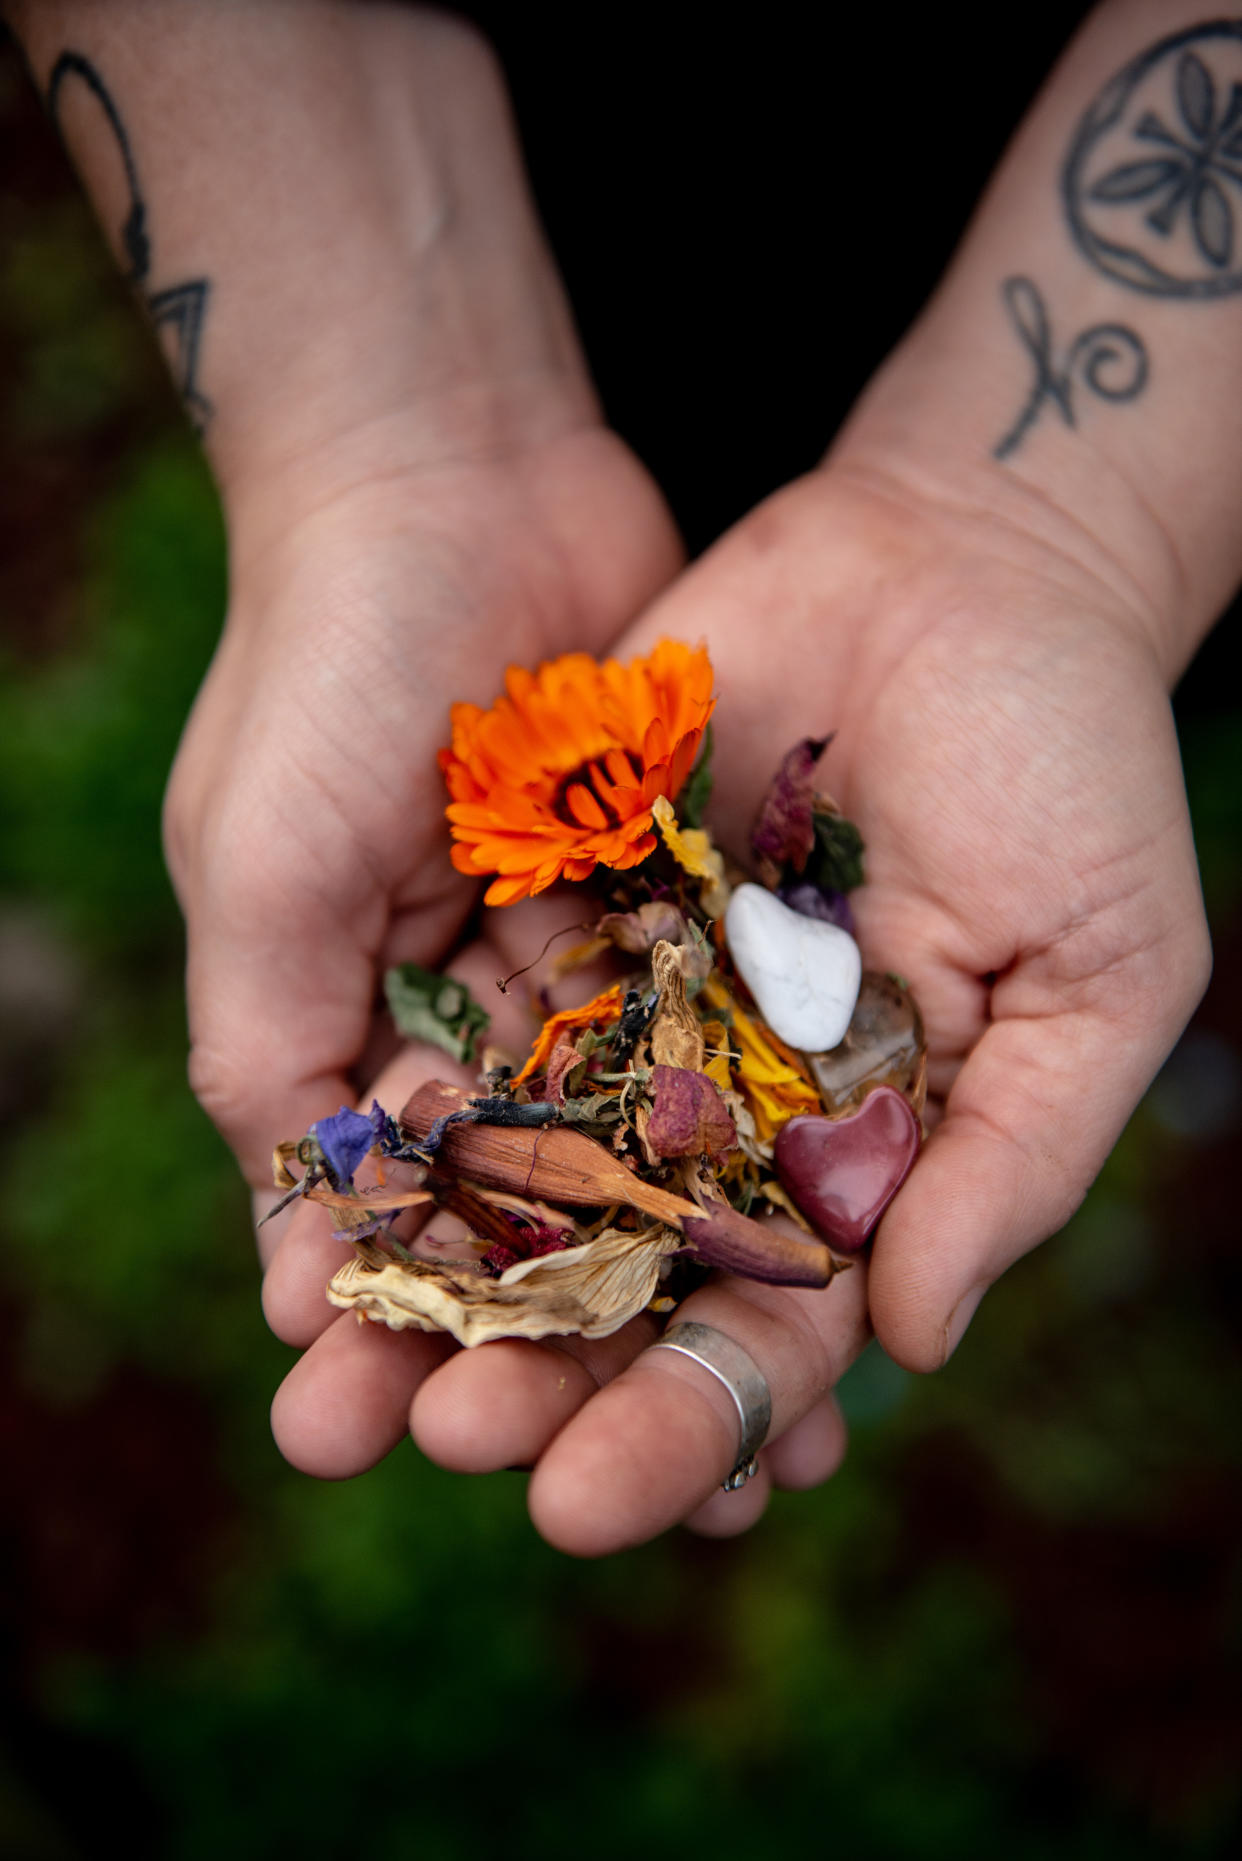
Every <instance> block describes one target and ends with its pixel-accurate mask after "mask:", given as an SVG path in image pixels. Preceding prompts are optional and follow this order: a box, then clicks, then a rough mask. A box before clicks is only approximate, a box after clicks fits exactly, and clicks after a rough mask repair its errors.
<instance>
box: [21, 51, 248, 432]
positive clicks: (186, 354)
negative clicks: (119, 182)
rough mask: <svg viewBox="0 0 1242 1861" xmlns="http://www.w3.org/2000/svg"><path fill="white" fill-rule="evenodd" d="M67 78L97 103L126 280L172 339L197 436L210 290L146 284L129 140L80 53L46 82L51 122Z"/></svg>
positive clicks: (143, 208)
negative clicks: (118, 206) (121, 204)
mask: <svg viewBox="0 0 1242 1861" xmlns="http://www.w3.org/2000/svg"><path fill="white" fill-rule="evenodd" d="M70 78H77V79H79V80H80V81H81V83H83V84H84V85H85V86H86V88H87V90H88V91H89V92H90V94H91V96H92V97H93V98H94V99H95V101H96V102H97V103H98V104H99V106H100V108H101V110H102V111H103V114H104V119H105V121H106V122H107V125H108V129H109V131H110V133H111V135H112V138H113V141H114V142H115V143H116V147H117V151H118V153H119V155H120V158H121V165H122V167H123V169H124V171H125V185H126V187H127V189H128V191H129V211H128V212H127V214H126V216H125V219H124V221H123V222H122V224H121V228H120V242H121V249H122V251H123V252H124V254H125V257H126V260H127V261H128V267H129V269H128V271H127V273H126V277H127V278H128V280H129V282H130V283H131V284H132V285H133V287H134V289H135V290H136V291H137V292H138V293H139V295H140V296H141V298H142V300H143V302H144V304H145V305H146V307H147V312H148V314H149V315H150V318H151V321H152V323H153V324H154V325H155V328H156V330H157V331H160V330H164V331H167V332H168V333H169V335H170V337H171V339H172V346H173V353H172V370H173V379H174V381H175V382H176V384H177V388H178V391H179V393H180V395H181V398H182V400H183V401H184V403H185V407H186V412H187V413H188V414H189V417H190V422H191V424H192V426H193V427H194V430H195V432H196V433H197V434H198V435H199V436H200V438H201V437H202V434H203V432H204V430H205V428H206V426H207V422H208V420H210V418H211V414H212V406H211V402H210V401H209V400H208V399H207V398H206V396H205V395H204V394H203V393H202V392H201V390H200V388H199V385H198V365H199V349H200V345H201V342H202V334H203V321H204V318H205V316H206V312H207V299H208V295H209V293H210V290H211V284H210V280H209V279H207V278H190V279H187V280H186V282H185V283H183V284H170V285H165V286H163V287H162V288H161V289H160V290H152V289H151V288H150V285H149V282H148V281H149V278H150V274H151V241H150V237H149V235H148V233H147V203H146V200H145V198H144V196H143V192H142V188H141V186H140V185H139V181H138V170H137V167H136V165H135V163H134V156H133V151H132V149H131V148H130V144H129V136H128V135H127V133H126V130H125V125H124V123H123V122H122V120H121V115H120V112H119V111H118V109H117V107H116V103H115V101H114V99H113V96H112V93H111V91H110V90H109V89H108V87H107V85H106V84H105V83H104V81H103V79H102V78H101V77H100V75H99V72H98V71H97V70H96V68H95V66H94V65H93V64H92V63H91V61H90V59H89V58H85V57H84V56H83V55H82V53H81V52H69V51H66V52H62V53H61V55H60V57H59V58H58V59H57V60H56V63H55V65H54V66H53V68H52V76H51V79H50V81H49V83H48V92H47V105H48V110H49V112H50V114H51V116H52V120H53V121H54V122H56V124H57V126H58V127H59V113H60V99H61V91H62V89H63V87H64V85H65V83H66V81H67V80H68V79H70Z"/></svg>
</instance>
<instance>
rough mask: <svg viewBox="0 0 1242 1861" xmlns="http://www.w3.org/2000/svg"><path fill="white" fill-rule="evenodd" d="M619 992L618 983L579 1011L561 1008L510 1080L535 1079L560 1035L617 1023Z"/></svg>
mask: <svg viewBox="0 0 1242 1861" xmlns="http://www.w3.org/2000/svg"><path fill="white" fill-rule="evenodd" d="M622 993H623V991H622V988H621V984H620V983H619V982H616V983H614V984H613V986H612V987H611V988H610V989H605V990H604V992H603V994H602V995H596V996H594V997H593V998H592V1000H591V1001H589V1002H584V1003H583V1005H582V1007H581V1008H562V1009H561V1010H560V1012H559V1013H557V1014H554V1015H549V1016H548V1018H547V1020H546V1021H545V1022H544V1024H543V1026H542V1027H541V1028H540V1030H539V1033H538V1035H537V1036H536V1039H535V1044H534V1047H533V1048H532V1049H531V1055H530V1058H529V1059H528V1060H527V1062H526V1064H525V1066H524V1067H523V1068H522V1070H521V1072H520V1073H519V1074H518V1075H517V1078H516V1079H515V1080H514V1081H513V1083H514V1085H515V1086H520V1085H524V1084H525V1082H526V1081H527V1080H528V1079H534V1078H536V1077H537V1076H538V1075H539V1074H540V1073H542V1072H543V1071H544V1069H545V1067H546V1066H547V1063H548V1061H549V1060H550V1059H551V1057H552V1053H553V1050H554V1048H555V1047H556V1044H557V1042H558V1041H559V1040H560V1039H561V1037H562V1035H564V1034H569V1033H571V1032H575V1031H577V1030H580V1029H582V1028H587V1027H594V1028H599V1027H610V1026H611V1025H612V1023H613V1022H614V1021H619V1020H620V1019H621V999H622Z"/></svg>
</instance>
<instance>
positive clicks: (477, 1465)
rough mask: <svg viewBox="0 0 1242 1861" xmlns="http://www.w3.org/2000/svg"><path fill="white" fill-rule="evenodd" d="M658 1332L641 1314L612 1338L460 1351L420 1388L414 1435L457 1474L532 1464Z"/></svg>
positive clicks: (502, 1342)
mask: <svg viewBox="0 0 1242 1861" xmlns="http://www.w3.org/2000/svg"><path fill="white" fill-rule="evenodd" d="M658 1330H659V1327H658V1325H657V1323H656V1321H655V1320H654V1319H653V1318H649V1317H647V1316H646V1315H645V1314H644V1315H642V1316H640V1317H638V1318H635V1319H632V1320H631V1321H630V1323H629V1324H628V1325H625V1326H623V1327H622V1329H621V1330H620V1331H617V1332H614V1333H613V1335H612V1336H611V1337H610V1338H598V1339H596V1340H594V1341H591V1340H587V1339H584V1338H572V1337H567V1338H556V1339H544V1340H542V1341H540V1342H537V1343H536V1342H532V1341H531V1340H529V1339H525V1338H503V1339H498V1340H497V1341H496V1342H495V1343H491V1344H483V1345H480V1346H479V1347H478V1349H476V1350H469V1351H460V1352H459V1353H458V1354H457V1355H456V1356H454V1357H451V1358H449V1359H448V1361H447V1362H446V1363H444V1364H443V1365H442V1366H441V1368H440V1369H438V1370H437V1371H436V1374H435V1375H434V1376H432V1377H429V1378H428V1379H427V1381H426V1382H425V1383H424V1384H423V1385H422V1386H421V1388H420V1389H419V1390H418V1392H417V1394H416V1395H415V1397H414V1401H413V1404H412V1406H411V1409H410V1432H411V1434H412V1435H413V1437H414V1440H415V1443H416V1445H417V1446H418V1447H419V1448H420V1449H421V1451H422V1452H423V1453H424V1454H426V1456H427V1458H428V1459H429V1460H434V1461H435V1462H436V1463H437V1464H438V1465H439V1466H441V1467H447V1468H449V1469H451V1470H452V1471H453V1472H456V1473H492V1472H495V1471H496V1470H498V1469H499V1468H501V1467H527V1466H532V1465H533V1464H534V1462H535V1461H536V1460H538V1458H539V1456H540V1455H541V1454H542V1453H543V1451H544V1449H545V1448H546V1447H547V1446H548V1443H549V1442H550V1441H551V1440H552V1439H553V1437H554V1436H555V1435H557V1434H558V1433H559V1432H560V1430H561V1429H562V1428H563V1427H564V1426H565V1423H566V1422H567V1421H569V1419H570V1418H571V1416H573V1415H575V1414H576V1413H577V1412H578V1410H579V1409H580V1408H581V1407H582V1405H583V1403H585V1402H586V1401H588V1400H589V1398H590V1397H592V1396H594V1395H595V1394H596V1392H597V1391H598V1390H600V1389H602V1388H603V1387H604V1385H605V1384H606V1383H609V1382H611V1381H612V1379H613V1378H614V1377H615V1376H617V1375H619V1373H620V1372H621V1371H622V1370H623V1369H625V1368H626V1367H627V1365H629V1364H630V1363H632V1362H633V1360H634V1358H635V1357H637V1355H638V1353H639V1352H640V1351H641V1350H643V1349H645V1348H646V1346H647V1345H648V1344H651V1343H653V1342H654V1341H655V1338H656V1336H657V1334H658Z"/></svg>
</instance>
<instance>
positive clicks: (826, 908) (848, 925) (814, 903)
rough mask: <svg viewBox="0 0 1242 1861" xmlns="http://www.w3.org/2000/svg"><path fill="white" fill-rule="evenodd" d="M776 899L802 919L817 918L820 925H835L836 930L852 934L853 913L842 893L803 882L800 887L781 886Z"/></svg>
mask: <svg viewBox="0 0 1242 1861" xmlns="http://www.w3.org/2000/svg"><path fill="white" fill-rule="evenodd" d="M777 897H778V898H779V899H780V900H781V902H782V903H783V904H786V905H788V906H789V909H790V910H791V911H797V912H798V913H799V914H800V915H801V916H802V917H804V918H817V919H818V920H819V922H820V923H821V924H835V925H836V926H837V929H838V930H843V931H848V932H849V934H850V936H851V937H852V936H853V935H854V934H855V932H854V913H853V912H852V911H851V910H850V901H849V899H848V898H847V897H846V896H845V893H844V892H827V891H824V890H823V889H822V888H821V887H820V886H818V885H811V884H810V883H809V882H806V881H804V882H803V883H802V884H801V885H782V886H781V888H780V890H779V891H778V893H777Z"/></svg>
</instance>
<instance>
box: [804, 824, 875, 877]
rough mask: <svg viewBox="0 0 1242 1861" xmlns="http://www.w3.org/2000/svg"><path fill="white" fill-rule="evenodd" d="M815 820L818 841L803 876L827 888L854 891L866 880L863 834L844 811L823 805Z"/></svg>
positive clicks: (816, 839)
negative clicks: (864, 878) (838, 811)
mask: <svg viewBox="0 0 1242 1861" xmlns="http://www.w3.org/2000/svg"><path fill="white" fill-rule="evenodd" d="M812 820H813V825H814V828H815V844H814V846H813V847H812V849H811V853H810V857H809V858H808V860H807V862H806V869H805V873H804V875H803V876H804V877H805V879H806V880H807V881H809V883H810V884H812V885H817V886H818V887H819V888H820V890H821V891H824V892H852V891H853V889H854V887H855V886H856V885H861V884H862V882H863V866H862V856H863V850H864V849H863V837H862V835H861V834H860V833H859V831H858V829H857V827H855V825H854V823H853V821H847V820H846V818H845V816H844V815H843V814H837V813H836V812H835V810H832V809H828V808H823V807H821V806H819V805H817V806H816V809H815V813H814V815H813V817H812Z"/></svg>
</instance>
